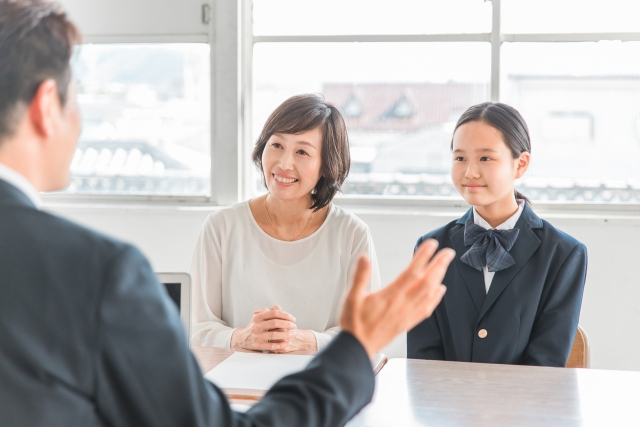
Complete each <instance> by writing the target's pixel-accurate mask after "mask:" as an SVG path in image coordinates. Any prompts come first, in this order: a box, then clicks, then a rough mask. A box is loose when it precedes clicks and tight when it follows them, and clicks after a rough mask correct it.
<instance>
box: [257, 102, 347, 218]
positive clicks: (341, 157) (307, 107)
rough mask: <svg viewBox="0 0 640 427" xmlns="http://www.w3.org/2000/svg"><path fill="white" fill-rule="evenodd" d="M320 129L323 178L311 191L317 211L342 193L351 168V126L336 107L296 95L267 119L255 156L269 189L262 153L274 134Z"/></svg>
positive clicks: (321, 172)
mask: <svg viewBox="0 0 640 427" xmlns="http://www.w3.org/2000/svg"><path fill="white" fill-rule="evenodd" d="M318 127H319V128H320V131H321V132H322V149H321V152H322V165H321V166H320V174H321V177H320V180H318V183H317V184H316V186H315V188H314V189H313V191H312V192H311V197H312V199H313V205H311V208H310V209H314V210H316V211H317V210H319V209H321V208H323V207H325V206H326V205H328V204H329V203H330V202H331V200H333V197H334V196H335V195H336V193H337V192H338V191H340V190H341V188H342V183H343V182H344V180H345V179H346V178H347V175H349V168H350V167H351V156H350V155H349V137H348V135H347V126H346V124H345V122H344V118H343V117H342V114H340V111H338V109H337V108H336V107H335V106H334V105H333V104H331V103H329V102H326V101H325V100H324V98H323V97H321V96H319V95H313V94H305V95H296V96H292V97H291V98H289V99H287V100H286V101H284V102H283V103H282V104H280V106H279V107H278V108H276V109H275V111H274V112H273V113H271V115H270V116H269V118H268V119H267V122H266V123H265V124H264V127H263V128H262V132H260V136H259V137H258V140H257V141H256V146H255V148H254V149H253V154H252V156H251V158H252V159H253V162H254V163H255V165H256V166H257V167H258V169H259V170H260V172H262V182H263V183H264V184H265V186H266V181H265V177H264V169H263V168H262V153H263V152H264V148H265V146H266V145H267V141H269V138H271V135H273V134H274V133H286V134H298V133H302V132H306V131H309V130H312V129H315V128H318Z"/></svg>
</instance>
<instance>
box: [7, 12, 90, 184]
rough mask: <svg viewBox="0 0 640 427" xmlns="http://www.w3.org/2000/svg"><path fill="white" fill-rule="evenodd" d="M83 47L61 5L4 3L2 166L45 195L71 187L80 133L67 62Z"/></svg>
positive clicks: (69, 68)
mask: <svg viewBox="0 0 640 427" xmlns="http://www.w3.org/2000/svg"><path fill="white" fill-rule="evenodd" d="M79 41H80V33H79V31H78V30H77V28H76V27H75V25H73V23H71V22H70V21H69V20H68V19H67V16H66V14H65V13H64V11H63V10H62V9H61V8H60V6H59V5H57V4H55V3H52V2H49V1H45V0H0V160H1V161H3V162H4V163H6V164H8V165H9V166H10V167H13V168H14V169H16V170H18V172H21V173H22V174H23V175H25V176H26V177H27V179H29V180H30V181H31V182H32V183H33V184H34V185H35V187H36V188H37V189H38V190H41V191H52V190H57V189H60V188H64V187H65V186H66V185H67V184H68V181H69V170H68V169H69V164H70V162H71V159H72V158H73V153H74V151H75V144H76V142H77V138H78V135H79V132H80V117H79V113H78V108H77V104H76V99H75V84H74V83H73V79H72V73H71V67H70V63H69V62H70V58H71V54H72V51H73V46H74V44H76V43H78V42H79Z"/></svg>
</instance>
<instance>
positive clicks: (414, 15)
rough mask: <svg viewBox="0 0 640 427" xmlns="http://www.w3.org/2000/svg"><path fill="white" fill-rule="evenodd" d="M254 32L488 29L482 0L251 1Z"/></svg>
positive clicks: (488, 9)
mask: <svg viewBox="0 0 640 427" xmlns="http://www.w3.org/2000/svg"><path fill="white" fill-rule="evenodd" d="M253 4H254V6H253V18H254V19H253V29H254V34H256V35H320V34H322V35H327V34H343V35H346V34H451V33H483V32H484V33H487V32H490V31H491V3H490V2H484V1H482V0H447V1H442V0H396V1H393V2H389V1H382V0H254V2H253Z"/></svg>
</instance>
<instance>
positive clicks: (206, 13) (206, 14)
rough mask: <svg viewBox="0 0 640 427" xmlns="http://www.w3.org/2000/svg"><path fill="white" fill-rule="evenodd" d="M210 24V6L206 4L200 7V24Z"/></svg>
mask: <svg viewBox="0 0 640 427" xmlns="http://www.w3.org/2000/svg"><path fill="white" fill-rule="evenodd" d="M209 22H211V6H210V5H208V4H203V5H202V23H203V24H208V23H209Z"/></svg>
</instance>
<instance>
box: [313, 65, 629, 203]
mask: <svg viewBox="0 0 640 427" xmlns="http://www.w3.org/2000/svg"><path fill="white" fill-rule="evenodd" d="M503 93H504V95H505V96H504V98H505V100H506V101H505V102H507V103H509V104H511V105H514V106H515V107H516V108H518V110H519V111H520V112H521V113H522V115H523V116H524V117H525V119H526V120H527V123H528V125H529V129H530V133H531V138H532V151H533V161H532V164H531V168H530V170H529V171H528V172H527V175H526V176H525V178H524V179H523V180H522V182H521V183H520V184H519V188H520V189H522V191H523V192H524V193H525V194H527V195H528V196H531V197H532V198H534V199H537V200H572V201H614V202H640V167H639V165H640V102H638V100H640V76H587V77H576V76H527V75H511V76H508V77H507V79H506V85H505V86H504V87H503ZM323 94H324V95H325V97H326V99H327V100H328V101H331V102H334V103H336V104H338V105H339V106H340V107H341V109H342V111H343V113H344V115H345V116H346V119H347V125H348V128H349V137H350V141H351V145H352V165H353V166H352V172H351V174H350V176H349V179H348V180H347V183H345V192H347V193H360V194H398V195H400V194H406V195H424V196H438V197H442V196H456V195H457V193H456V191H455V189H454V188H453V186H452V184H451V182H450V178H449V170H450V166H451V152H450V143H451V137H452V132H453V127H454V125H455V122H456V121H457V119H458V118H459V117H460V115H461V114H462V112H463V111H464V110H466V109H467V108H468V107H469V106H471V105H473V104H477V103H479V102H483V101H485V100H487V99H488V97H489V96H488V87H487V85H483V84H465V83H454V82H448V83H442V84H435V83H424V84H384V83H381V84H366V85H354V84H326V85H324V87H323Z"/></svg>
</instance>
